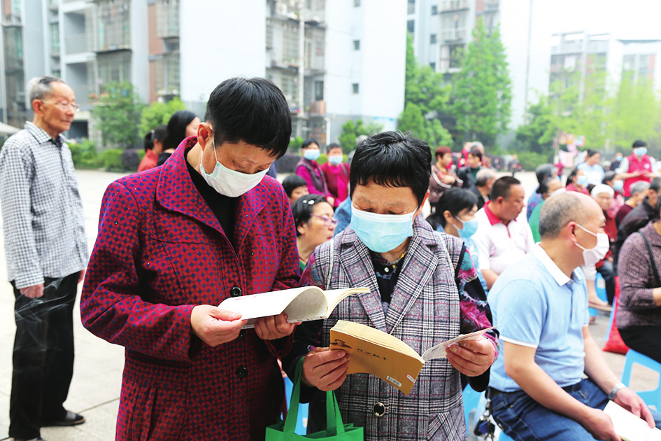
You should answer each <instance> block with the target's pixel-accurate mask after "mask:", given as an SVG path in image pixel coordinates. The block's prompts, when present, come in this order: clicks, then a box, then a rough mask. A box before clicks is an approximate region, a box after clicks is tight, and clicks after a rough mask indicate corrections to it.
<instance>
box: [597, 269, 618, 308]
mask: <svg viewBox="0 0 661 441" xmlns="http://www.w3.org/2000/svg"><path fill="white" fill-rule="evenodd" d="M597 272H598V273H599V274H601V277H603V278H604V282H605V284H606V297H607V298H608V304H609V305H612V304H613V300H615V271H614V270H613V264H612V263H611V262H609V261H608V260H604V264H603V265H602V266H601V267H599V268H597Z"/></svg>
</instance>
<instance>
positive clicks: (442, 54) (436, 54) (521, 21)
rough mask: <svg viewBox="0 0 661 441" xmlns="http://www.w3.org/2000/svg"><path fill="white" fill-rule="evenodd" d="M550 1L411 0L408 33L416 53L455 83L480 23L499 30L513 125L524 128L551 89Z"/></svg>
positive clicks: (408, 7)
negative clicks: (534, 105) (526, 118)
mask: <svg viewBox="0 0 661 441" xmlns="http://www.w3.org/2000/svg"><path fill="white" fill-rule="evenodd" d="M549 3H550V2H541V1H539V0H537V1H533V0H407V30H408V31H409V33H411V35H413V42H414V48H415V54H416V57H417V58H418V61H419V62H420V63H421V64H428V65H429V66H431V67H432V68H433V69H434V70H435V71H436V72H440V73H442V74H443V77H444V79H445V81H446V82H451V81H452V78H453V76H454V75H456V74H458V73H459V72H460V70H461V58H462V56H463V54H464V53H465V51H466V49H467V47H468V43H469V42H470V41H471V40H472V32H473V29H474V28H475V26H476V24H477V22H478V20H483V21H484V24H485V26H486V28H487V31H488V32H493V30H495V29H496V27H499V29H500V34H501V40H502V43H503V45H504V47H505V52H506V55H507V61H508V63H509V71H510V77H511V80H512V121H511V123H510V127H511V128H512V129H516V127H517V126H518V125H519V124H521V123H523V121H524V116H525V111H526V108H527V106H528V105H530V104H532V103H534V102H536V101H537V96H538V95H539V94H541V93H543V94H545V93H546V91H547V90H548V81H549V76H548V70H549V43H550V38H551V30H550V26H551V23H549V22H548V21H547V20H544V15H545V11H546V8H549V7H551V5H550V4H549Z"/></svg>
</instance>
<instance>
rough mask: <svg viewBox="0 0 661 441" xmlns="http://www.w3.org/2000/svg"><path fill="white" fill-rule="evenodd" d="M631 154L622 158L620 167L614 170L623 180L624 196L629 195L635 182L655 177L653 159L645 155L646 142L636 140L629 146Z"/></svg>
mask: <svg viewBox="0 0 661 441" xmlns="http://www.w3.org/2000/svg"><path fill="white" fill-rule="evenodd" d="M631 148H632V149H633V151H632V153H631V155H629V156H628V157H626V158H624V159H623V160H622V162H621V163H620V167H619V168H618V169H617V170H616V171H617V175H618V176H617V177H618V179H623V180H624V187H623V191H622V193H623V194H624V197H626V198H629V197H631V186H632V185H633V184H635V183H636V182H640V181H645V182H650V181H651V180H652V178H654V177H656V168H655V167H654V164H655V161H654V159H653V158H651V157H649V156H647V144H646V143H645V141H641V140H637V141H635V142H634V143H633V145H632V146H631Z"/></svg>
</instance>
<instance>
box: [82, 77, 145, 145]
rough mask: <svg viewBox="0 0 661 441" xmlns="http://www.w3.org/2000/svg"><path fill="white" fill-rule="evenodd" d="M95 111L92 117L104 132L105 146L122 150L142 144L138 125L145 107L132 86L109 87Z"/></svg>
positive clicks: (115, 84)
mask: <svg viewBox="0 0 661 441" xmlns="http://www.w3.org/2000/svg"><path fill="white" fill-rule="evenodd" d="M104 90H105V91H104V92H103V93H102V94H101V95H100V97H99V102H98V104H97V105H96V106H94V108H93V109H92V116H93V117H94V119H95V120H96V122H97V124H98V126H99V128H100V129H101V138H102V140H103V145H104V146H109V145H114V146H117V147H121V148H126V147H132V146H135V145H137V144H138V142H139V138H138V125H139V123H140V114H141V113H142V108H143V107H144V104H142V103H141V102H140V96H139V95H138V93H137V92H136V91H135V90H134V88H133V85H132V84H131V83H129V82H122V83H108V84H106V86H105V87H104Z"/></svg>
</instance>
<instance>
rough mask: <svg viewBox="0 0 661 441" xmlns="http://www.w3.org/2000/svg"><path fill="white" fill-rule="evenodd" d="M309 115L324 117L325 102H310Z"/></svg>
mask: <svg viewBox="0 0 661 441" xmlns="http://www.w3.org/2000/svg"><path fill="white" fill-rule="evenodd" d="M310 114H311V115H325V114H326V101H323V100H322V101H312V102H311V103H310Z"/></svg>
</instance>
